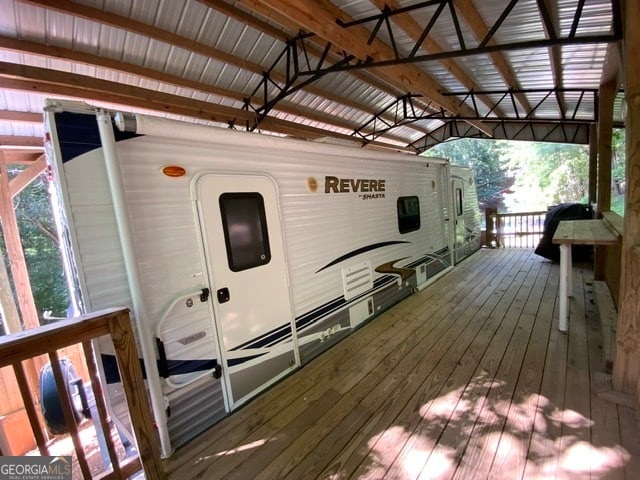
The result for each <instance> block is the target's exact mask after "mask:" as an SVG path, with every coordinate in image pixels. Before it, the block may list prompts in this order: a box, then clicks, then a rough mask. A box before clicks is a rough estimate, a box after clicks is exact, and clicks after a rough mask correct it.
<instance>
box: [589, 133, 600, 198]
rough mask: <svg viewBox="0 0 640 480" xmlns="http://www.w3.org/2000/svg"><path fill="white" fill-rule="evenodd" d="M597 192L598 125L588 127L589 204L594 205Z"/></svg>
mask: <svg viewBox="0 0 640 480" xmlns="http://www.w3.org/2000/svg"><path fill="white" fill-rule="evenodd" d="M597 192H598V124H597V123H592V124H591V125H590V126H589V203H596V201H597V198H598V197H597Z"/></svg>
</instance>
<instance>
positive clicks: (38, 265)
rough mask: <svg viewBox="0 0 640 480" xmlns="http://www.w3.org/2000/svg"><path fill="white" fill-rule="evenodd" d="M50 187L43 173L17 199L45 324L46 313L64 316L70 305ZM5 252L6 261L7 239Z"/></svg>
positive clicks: (27, 258) (29, 266) (33, 285)
mask: <svg viewBox="0 0 640 480" xmlns="http://www.w3.org/2000/svg"><path fill="white" fill-rule="evenodd" d="M17 172H18V171H17V170H13V172H10V173H13V174H16V173H17ZM47 186H48V185H47V180H46V178H45V177H44V176H43V175H41V176H40V177H39V178H37V179H36V180H34V181H33V182H32V183H31V184H30V185H29V186H28V187H26V188H25V189H24V190H23V191H22V192H20V193H19V194H18V195H17V196H16V197H15V198H14V205H15V207H16V208H15V210H16V217H17V219H18V229H19V230H20V236H21V238H22V248H23V250H24V255H25V261H26V263H27V270H28V271H29V278H30V281H31V289H32V291H33V298H34V301H35V304H36V308H37V309H38V315H39V317H40V321H41V322H42V323H45V320H44V312H51V315H52V316H57V317H64V316H66V310H67V307H68V305H69V299H68V294H67V287H66V283H65V281H64V272H63V268H62V261H61V257H60V250H59V247H58V238H57V234H56V228H55V223H54V221H53V213H52V210H51V204H50V202H49V195H48V191H47ZM2 253H3V257H4V258H5V260H6V259H7V253H6V248H5V244H4V238H3V239H2ZM7 269H9V265H8V264H7Z"/></svg>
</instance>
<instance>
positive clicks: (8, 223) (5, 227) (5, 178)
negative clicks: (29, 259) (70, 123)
mask: <svg viewBox="0 0 640 480" xmlns="http://www.w3.org/2000/svg"><path fill="white" fill-rule="evenodd" d="M0 219H1V220H2V231H3V233H4V241H5V244H6V246H7V254H8V256H9V265H10V266H11V274H12V276H13V283H14V285H15V288H16V294H17V296H18V305H20V313H21V314H22V322H23V324H24V327H25V328H35V327H38V326H39V325H40V320H39V319H38V311H37V309H36V305H35V303H34V301H33V292H32V291H31V282H30V281H29V272H28V271H27V263H26V262H25V259H24V251H23V250H22V241H21V240H20V232H19V230H18V220H17V219H16V212H15V211H14V210H13V201H12V197H11V188H10V187H9V173H8V171H7V164H6V163H5V161H4V154H3V153H2V151H0Z"/></svg>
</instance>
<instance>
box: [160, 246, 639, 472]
mask: <svg viewBox="0 0 640 480" xmlns="http://www.w3.org/2000/svg"><path fill="white" fill-rule="evenodd" d="M558 273H559V272H558V265H556V264H552V263H551V262H549V261H548V260H545V259H543V258H541V257H537V256H536V255H534V254H533V252H532V250H529V249H527V250H525V249H498V250H481V251H480V252H478V253H476V254H474V255H473V256H472V257H471V258H469V259H467V260H465V261H464V262H463V263H462V264H460V265H459V266H457V267H456V269H454V271H452V272H451V273H449V274H447V275H446V276H445V277H443V278H441V279H440V280H438V281H436V282H435V283H434V284H432V285H430V286H429V287H427V288H426V289H424V290H423V291H422V292H420V293H417V294H415V295H413V296H411V297H410V298H408V299H406V300H405V301H403V302H402V303H400V304H398V305H397V306H395V307H394V308H392V309H391V310H389V311H387V312H386V313H384V314H383V315H381V316H380V317H378V318H376V319H375V320H373V321H372V322H371V323H369V324H367V325H366V326H364V327H363V328H362V329H361V330H360V331H358V332H356V333H355V334H354V335H352V336H350V337H348V338H346V339H345V340H343V341H342V342H341V343H339V344H338V345H337V346H335V347H334V348H332V349H331V350H329V351H328V352H326V353H324V354H323V355H321V356H320V357H318V358H317V359H315V360H314V361H312V362H311V363H310V364H308V365H307V366H305V367H304V368H302V369H301V370H300V371H298V372H296V373H295V374H293V375H291V376H290V377H288V378H286V379H285V380H283V381H282V382H281V383H279V384H278V385H276V386H275V387H273V388H272V389H270V390H269V391H267V392H266V393H265V394H263V395H261V396H260V397H258V398H256V399H255V400H253V401H252V402H251V403H250V404H248V405H246V406H245V407H244V408H242V409H241V410H240V411H238V412H236V413H234V414H233V415H231V416H230V417H228V418H226V419H225V420H223V421H222V422H220V423H219V424H218V425H216V426H214V427H213V428H212V429H211V430H210V431H208V432H207V433H205V434H203V435H201V436H200V437H198V439H196V440H195V441H193V442H192V443H191V444H189V445H187V446H185V447H182V448H181V449H179V450H178V451H177V452H176V453H175V454H174V455H173V456H172V457H171V458H170V459H168V460H166V461H165V469H166V471H167V472H168V473H169V477H170V478H172V479H180V480H186V479H191V478H207V479H213V478H225V479H226V478H238V479H274V478H291V479H308V478H332V479H346V478H358V479H360V478H373V479H381V478H389V479H414V478H421V479H422V478H439V479H445V478H447V479H448V478H459V479H475V478H499V479H503V478H508V479H511V478H563V479H564V478H576V479H578V478H580V479H583V478H620V479H624V478H626V479H632V478H633V479H635V478H639V477H640V433H639V429H638V419H637V417H636V414H635V412H634V410H633V409H631V408H629V407H625V406H621V405H617V404H614V403H610V402H608V401H606V400H604V399H602V398H601V397H600V396H599V395H598V392H599V391H602V390H606V389H607V388H609V384H608V382H609V378H608V376H607V375H606V374H605V373H604V361H603V358H602V348H601V335H600V327H599V323H598V319H597V314H596V312H595V309H594V307H593V305H592V298H591V296H592V293H591V287H590V285H591V278H592V273H591V270H590V269H589V268H588V267H583V266H579V265H578V266H575V267H574V269H573V275H574V298H573V299H572V302H571V306H570V308H571V319H570V329H569V333H568V334H562V333H560V332H559V331H558V329H557V317H558V315H557V310H556V308H557V306H556V297H557V292H558Z"/></svg>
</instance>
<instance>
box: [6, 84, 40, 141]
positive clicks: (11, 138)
mask: <svg viewBox="0 0 640 480" xmlns="http://www.w3.org/2000/svg"><path fill="white" fill-rule="evenodd" d="M1 85H2V83H1V82H0V86H1ZM43 145H44V142H43V140H42V138H40V137H27V136H22V135H0V146H1V147H9V148H11V147H40V148H42V146H43Z"/></svg>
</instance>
